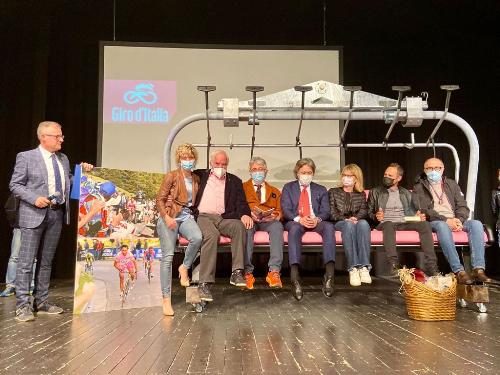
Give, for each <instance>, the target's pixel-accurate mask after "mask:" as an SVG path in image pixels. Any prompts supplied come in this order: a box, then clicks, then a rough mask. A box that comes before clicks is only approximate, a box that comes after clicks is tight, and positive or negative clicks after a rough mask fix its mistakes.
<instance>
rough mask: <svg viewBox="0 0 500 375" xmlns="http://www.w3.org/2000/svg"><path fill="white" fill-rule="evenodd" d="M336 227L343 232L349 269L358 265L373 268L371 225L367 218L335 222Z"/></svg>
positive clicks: (343, 242)
mask: <svg viewBox="0 0 500 375" xmlns="http://www.w3.org/2000/svg"><path fill="white" fill-rule="evenodd" d="M335 229H337V230H340V231H341V232H342V244H343V245H344V250H345V256H346V258H347V270H348V271H350V270H352V269H353V268H356V267H366V268H368V269H369V270H370V269H371V268H372V266H371V264H370V246H371V241H370V240H371V238H370V231H371V229H370V225H369V224H368V222H367V221H366V220H359V221H358V222H357V223H356V224H354V223H353V222H352V221H350V220H342V221H338V222H336V223H335Z"/></svg>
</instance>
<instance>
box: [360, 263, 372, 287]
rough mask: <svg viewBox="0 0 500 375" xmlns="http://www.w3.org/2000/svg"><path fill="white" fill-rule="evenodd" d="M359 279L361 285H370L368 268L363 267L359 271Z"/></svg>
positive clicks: (370, 279)
mask: <svg viewBox="0 0 500 375" xmlns="http://www.w3.org/2000/svg"><path fill="white" fill-rule="evenodd" d="M359 277H360V279H361V282H362V283H363V284H371V283H372V278H371V276H370V271H368V268H366V267H363V268H360V269H359Z"/></svg>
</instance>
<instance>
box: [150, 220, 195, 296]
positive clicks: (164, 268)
mask: <svg viewBox="0 0 500 375" xmlns="http://www.w3.org/2000/svg"><path fill="white" fill-rule="evenodd" d="M156 230H157V231H158V236H159V237H160V246H161V262H160V283H161V292H162V294H163V297H170V291H171V287H172V259H173V258H174V252H175V244H176V243H177V234H178V233H180V234H181V236H182V237H184V238H185V239H186V240H188V241H189V244H188V246H187V248H186V252H185V253H184V261H183V262H182V264H183V266H184V267H186V268H188V269H189V268H191V266H192V265H193V262H194V259H195V258H196V254H197V253H198V250H199V249H200V246H201V241H202V237H201V231H200V228H199V227H198V224H196V221H194V219H192V218H188V219H186V220H184V221H181V222H177V226H176V227H175V229H170V228H168V227H167V225H166V224H165V221H164V220H163V219H162V218H160V219H158V224H157V225H156Z"/></svg>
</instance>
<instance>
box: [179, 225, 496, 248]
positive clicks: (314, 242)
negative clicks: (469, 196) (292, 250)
mask: <svg viewBox="0 0 500 375" xmlns="http://www.w3.org/2000/svg"><path fill="white" fill-rule="evenodd" d="M452 234H453V240H454V241H455V245H457V246H468V245H469V242H468V239H467V233H466V232H464V231H460V232H453V233H452ZM432 236H433V238H434V245H435V246H437V245H438V242H437V236H436V233H433V234H432ZM483 236H484V241H485V243H488V242H489V241H490V239H489V238H488V235H487V233H486V232H485V233H484V235H483ZM283 237H284V241H285V245H287V244H288V232H287V231H285V232H284V234H283ZM335 238H336V243H337V245H342V235H341V233H340V231H335ZM230 243H231V239H230V238H227V237H224V236H221V237H220V239H219V245H229V244H230ZM371 243H372V246H382V232H381V231H378V230H375V229H374V230H372V231H371ZM187 244H188V242H187V241H186V240H185V239H184V238H182V237H179V245H180V246H187ZM302 244H303V245H304V246H320V245H321V244H322V239H321V236H320V235H319V234H318V233H315V232H306V233H305V234H304V235H303V236H302ZM396 244H397V245H398V246H418V245H419V244H420V239H419V236H418V233H417V232H415V231H407V230H402V231H396ZM254 245H255V246H259V247H263V246H268V245H269V235H268V234H267V232H263V231H257V232H255V235H254Z"/></svg>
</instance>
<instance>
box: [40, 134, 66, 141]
mask: <svg viewBox="0 0 500 375" xmlns="http://www.w3.org/2000/svg"><path fill="white" fill-rule="evenodd" d="M43 135H45V136H47V137H54V138H55V139H60V140H62V141H64V135H54V134H43Z"/></svg>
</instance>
